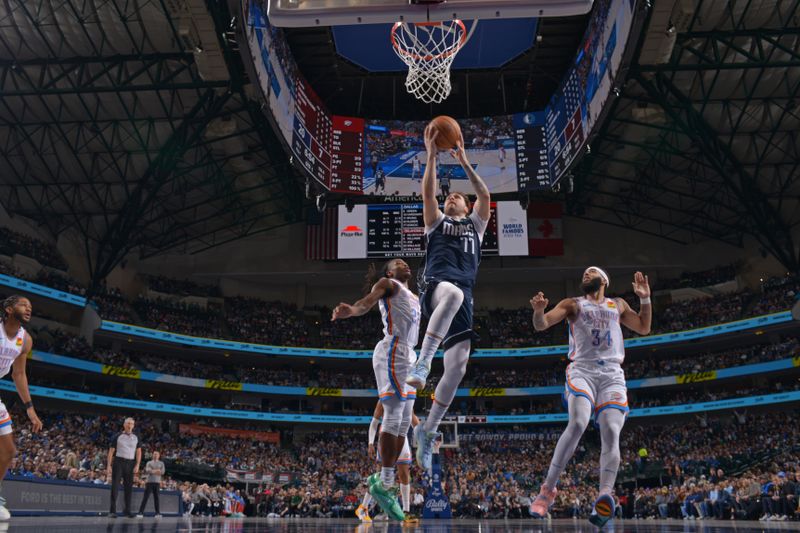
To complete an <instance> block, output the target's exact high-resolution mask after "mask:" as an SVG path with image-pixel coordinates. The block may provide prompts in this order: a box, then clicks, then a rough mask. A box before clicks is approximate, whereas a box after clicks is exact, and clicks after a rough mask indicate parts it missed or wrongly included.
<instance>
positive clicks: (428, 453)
mask: <svg viewBox="0 0 800 533" xmlns="http://www.w3.org/2000/svg"><path fill="white" fill-rule="evenodd" d="M441 436H442V434H441V433H439V432H438V431H425V429H423V427H422V424H417V427H415V428H414V442H416V443H417V464H418V465H419V467H420V468H422V469H424V470H426V471H427V472H430V471H431V467H432V465H433V444H434V442H436V439H437V438H439V437H441Z"/></svg>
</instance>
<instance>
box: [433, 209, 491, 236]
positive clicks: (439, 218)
mask: <svg viewBox="0 0 800 533" xmlns="http://www.w3.org/2000/svg"><path fill="white" fill-rule="evenodd" d="M478 218H480V217H478ZM442 220H444V213H442V212H441V211H439V215H438V216H437V217H436V220H435V221H434V223H433V224H432V225H430V226H425V235H429V234H430V233H431V232H432V231H433V230H435V229H436V228H437V227H438V226H439V224H441V223H442Z"/></svg>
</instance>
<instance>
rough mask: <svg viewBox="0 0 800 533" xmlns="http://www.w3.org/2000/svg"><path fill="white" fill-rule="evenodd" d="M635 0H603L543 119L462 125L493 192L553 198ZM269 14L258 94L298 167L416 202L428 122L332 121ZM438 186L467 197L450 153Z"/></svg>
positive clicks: (614, 66) (330, 181)
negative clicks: (547, 193)
mask: <svg viewBox="0 0 800 533" xmlns="http://www.w3.org/2000/svg"><path fill="white" fill-rule="evenodd" d="M634 5H635V0H597V1H596V2H595V7H594V9H593V11H592V16H591V18H590V21H589V25H588V27H587V30H586V33H585V35H584V41H583V44H582V46H581V48H580V49H579V50H578V52H577V54H576V57H575V62H574V64H573V65H572V67H571V68H570V69H569V70H568V71H567V74H566V76H565V77H564V80H563V81H562V83H561V86H560V87H559V89H558V90H557V91H556V93H555V94H554V95H553V97H552V98H551V100H550V103H549V104H548V106H547V107H546V108H545V109H543V110H540V111H536V112H530V113H519V114H515V115H504V116H496V117H481V118H472V119H458V117H455V118H456V119H458V121H459V124H460V125H461V130H462V132H463V134H464V144H465V149H466V150H467V155H468V158H469V160H470V163H471V164H472V165H473V167H474V168H475V170H476V171H477V172H478V174H480V175H481V177H482V178H483V179H484V181H486V184H487V185H488V187H489V190H490V191H491V192H492V193H494V194H498V193H512V192H516V191H529V190H537V189H549V188H550V187H552V185H553V184H555V183H556V182H557V181H558V180H559V179H560V178H561V177H562V176H563V175H564V174H565V173H566V172H567V170H568V169H569V167H570V165H571V164H572V163H573V162H574V161H575V160H576V158H577V157H578V155H579V154H580V153H581V150H582V149H583V147H584V146H585V145H586V143H587V141H588V139H589V135H590V133H591V132H592V130H593V128H594V126H595V125H596V123H597V119H598V117H599V115H600V112H601V111H602V109H603V107H604V106H605V103H606V101H607V100H608V98H609V95H610V94H611V89H612V86H613V80H614V78H615V77H616V74H617V72H618V71H619V67H620V65H621V63H622V56H623V52H624V50H625V47H626V43H627V41H628V36H629V34H630V29H631V24H632V21H633V12H634ZM265 12H266V8H265V6H263V5H261V4H259V2H256V1H251V2H250V4H249V8H248V25H247V31H248V45H249V48H250V52H251V55H252V57H253V60H254V64H255V69H256V74H257V77H258V78H259V85H260V87H261V89H262V91H263V93H264V95H265V98H266V100H267V102H268V105H269V109H270V112H271V114H272V116H273V117H274V118H275V121H276V122H277V124H278V129H279V130H280V132H281V134H282V135H283V137H284V139H285V140H286V142H287V144H288V146H290V148H291V150H292V152H293V154H294V157H295V158H296V161H297V163H298V164H299V165H300V166H302V167H303V169H305V170H306V172H308V174H309V175H310V176H311V177H313V178H314V179H316V180H317V181H318V182H319V183H320V184H322V185H324V186H325V187H326V188H327V189H328V190H330V191H333V192H337V193H346V194H355V195H367V196H369V195H372V196H380V197H383V196H406V197H407V196H414V195H418V194H419V193H420V180H421V176H422V173H424V171H425V165H426V163H427V158H426V152H425V146H424V143H423V140H422V132H423V131H424V129H425V124H426V123H425V122H400V121H386V120H378V121H369V122H368V121H365V120H364V119H363V118H358V117H342V116H335V115H332V114H331V113H330V112H329V111H328V110H327V109H326V107H325V105H324V104H323V102H322V101H321V100H320V98H319V97H318V96H317V95H316V93H315V92H314V89H313V88H312V87H311V85H310V84H309V83H308V82H307V81H306V80H305V78H304V77H303V76H302V74H301V73H300V71H299V70H298V68H297V65H296V63H295V61H294V58H293V57H292V54H291V52H290V50H289V47H288V46H287V44H286V41H285V39H284V37H283V35H282V33H281V30H280V29H279V28H275V27H273V26H271V25H270V24H269V21H268V20H267V17H266V14H265ZM436 165H437V167H438V168H437V170H438V172H437V178H438V179H444V180H447V181H449V183H450V188H451V189H452V190H459V189H466V190H469V188H468V187H467V185H468V184H466V183H464V185H463V186H462V185H460V184H459V183H458V182H459V181H464V182H466V174H465V172H464V170H463V169H462V168H461V167H460V165H458V164H457V162H456V161H455V160H454V159H453V158H452V157H451V156H450V155H449V154H448V153H446V152H441V153H440V154H439V156H438V158H437V161H436Z"/></svg>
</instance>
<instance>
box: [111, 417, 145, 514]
mask: <svg viewBox="0 0 800 533" xmlns="http://www.w3.org/2000/svg"><path fill="white" fill-rule="evenodd" d="M133 426H134V421H133V418H126V419H125V423H124V424H123V426H122V427H123V431H122V433H118V434H117V435H116V436H114V438H113V439H112V441H111V448H109V450H108V474H109V475H110V476H111V510H110V511H109V513H108V516H109V518H116V517H117V491H118V490H119V479H120V478H122V486H123V489H124V491H125V513H124V515H125V516H127V517H129V518H133V517H134V515H133V514H132V513H131V495H132V494H133V476H134V475H136V474H138V473H139V463H140V462H141V461H142V448H141V447H140V446H139V437H137V436H136V435H135V434H134V433H133Z"/></svg>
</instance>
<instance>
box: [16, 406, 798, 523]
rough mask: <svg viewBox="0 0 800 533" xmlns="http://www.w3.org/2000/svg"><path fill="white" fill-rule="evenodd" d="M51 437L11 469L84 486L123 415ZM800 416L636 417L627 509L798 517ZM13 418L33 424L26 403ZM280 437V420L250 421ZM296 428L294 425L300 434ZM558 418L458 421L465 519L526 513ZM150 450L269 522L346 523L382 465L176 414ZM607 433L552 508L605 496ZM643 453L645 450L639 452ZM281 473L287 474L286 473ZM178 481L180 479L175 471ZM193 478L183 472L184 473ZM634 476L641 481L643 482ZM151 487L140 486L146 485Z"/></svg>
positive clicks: (153, 425)
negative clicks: (239, 474) (183, 427)
mask: <svg viewBox="0 0 800 533" xmlns="http://www.w3.org/2000/svg"><path fill="white" fill-rule="evenodd" d="M41 414H42V415H43V421H44V424H45V428H44V431H43V432H41V433H40V434H31V433H30V432H29V431H28V429H27V428H26V427H24V426H25V425H24V423H23V424H20V426H21V428H18V429H17V433H16V434H17V435H18V438H17V439H16V440H17V446H18V449H19V453H18V454H17V457H16V458H15V460H14V461H13V463H12V466H11V473H12V474H15V475H21V476H29V477H38V478H51V479H53V478H56V479H67V480H72V481H75V482H79V483H96V484H101V483H105V482H106V473H107V472H106V465H105V460H106V451H107V449H108V446H109V444H110V439H111V437H112V434H113V433H114V431H115V430H118V426H119V424H120V423H121V421H122V417H117V418H119V420H115V419H113V418H110V417H108V416H106V415H100V416H98V415H90V414H55V413H50V412H43V413H41ZM798 414H800V413H797V412H795V411H788V412H774V413H770V414H748V413H745V412H726V413H722V414H714V415H713V416H706V415H704V416H698V417H696V418H695V419H687V420H682V421H677V422H674V423H671V424H663V423H653V422H651V423H639V424H636V423H629V424H628V425H627V426H626V427H625V428H624V429H623V432H622V435H621V441H620V447H621V451H622V461H621V468H620V475H619V476H618V480H617V481H618V485H617V488H616V496H617V498H618V502H619V504H620V505H619V509H618V512H619V513H620V514H621V515H623V516H626V517H636V518H666V517H671V518H686V519H687V520H688V519H702V518H711V517H716V518H724V519H730V518H731V517H732V518H734V519H756V518H759V517H760V518H763V519H764V520H766V519H774V520H782V519H792V518H797V516H798V513H797V502H798V500H797V496H798V494H800V485H798V482H800V479H798V477H797V475H798V474H800V455H799V453H800V430H798V427H797V424H795V423H794V421H795V420H796V417H797V415H798ZM13 416H15V417H16V418H17V419H18V420H24V414H23V413H21V412H20V411H19V410H18V409H14V410H13ZM251 429H254V430H257V431H259V430H260V431H274V430H273V429H271V428H267V427H261V428H251ZM296 429H297V428H296ZM560 431H561V428H560V427H558V426H527V427H526V426H516V427H506V428H500V429H497V428H488V427H481V426H471V427H464V428H461V429H460V433H461V435H460V446H459V447H458V448H455V449H444V448H442V450H441V452H440V453H442V455H443V487H444V489H445V492H446V493H447V494H448V496H449V498H450V502H451V505H452V508H453V512H454V515H455V516H458V517H476V518H504V517H505V518H517V517H526V516H527V508H528V505H529V504H530V501H531V500H530V499H531V498H532V497H534V496H535V494H536V493H537V492H538V488H539V483H540V482H541V480H542V476H543V475H544V473H545V472H546V471H547V466H548V464H549V461H550V456H551V454H552V449H553V446H555V442H556V440H557V439H558V436H559V434H560ZM136 432H137V434H138V435H139V437H140V439H141V442H142V443H143V445H144V455H145V458H146V457H148V456H149V454H150V453H152V451H153V450H158V451H160V452H161V453H162V459H163V460H164V461H165V462H166V464H167V465H168V466H167V474H166V476H165V478H164V479H165V481H164V488H166V489H171V490H178V491H180V492H181V493H182V498H183V500H184V502H185V504H186V510H187V512H189V513H192V514H208V515H216V514H225V513H226V512H227V513H230V509H231V508H232V505H231V503H232V502H237V501H238V502H242V504H243V505H242V510H243V511H244V512H245V513H247V514H260V515H262V516H272V517H290V516H308V517H331V516H333V517H336V516H343V517H350V516H352V512H353V511H354V509H355V507H356V506H357V505H358V502H359V501H360V499H361V497H362V495H363V491H364V485H363V480H364V478H365V477H366V476H367V475H368V474H370V473H372V471H373V470H374V468H375V466H374V463H373V461H372V459H371V458H370V457H368V452H367V446H366V430H365V428H355V429H344V428H340V429H334V430H325V431H312V432H311V433H295V432H292V431H290V430H284V432H283V435H282V436H281V443H280V444H278V443H275V444H272V443H266V442H262V441H259V440H255V439H251V438H247V437H242V438H232V437H230V436H223V435H214V434H205V433H204V434H196V435H191V434H186V433H181V432H180V431H178V428H177V427H176V423H175V422H169V421H158V420H148V419H141V420H137V426H136ZM598 448H599V434H598V432H597V431H596V430H595V429H592V428H590V429H589V430H588V431H587V433H586V435H585V436H584V438H583V440H582V441H581V443H580V444H579V447H578V449H577V451H576V454H575V457H574V459H573V460H572V461H571V462H570V464H569V466H568V468H567V471H566V472H565V474H564V475H563V476H562V478H561V482H560V489H561V490H560V491H559V495H558V498H557V500H556V502H555V505H554V506H553V509H552V514H553V515H554V516H555V517H569V516H576V517H585V516H587V515H588V513H589V511H590V508H591V503H592V502H593V501H594V499H595V497H596V486H597V483H598V479H597V471H598V457H599V449H598ZM643 452H644V453H643ZM191 465H196V466H200V467H206V471H213V472H218V473H220V475H222V474H221V473H222V472H223V471H224V470H223V469H232V470H240V471H247V472H254V473H257V474H272V475H273V477H272V481H271V482H269V483H262V484H260V485H259V486H258V487H255V488H254V490H253V491H251V493H249V494H245V493H244V491H243V490H241V489H237V488H236V487H232V486H230V485H226V484H225V482H224V480H223V479H222V478H219V479H217V481H216V482H212V483H210V484H204V483H198V482H197V480H196V479H193V478H192V477H191V472H192V470H191V468H185V467H187V466H191ZM279 473H280V474H283V476H282V478H283V479H284V481H277V480H278V479H279V477H278V475H277V474H279ZM176 476H178V477H179V478H176ZM181 476H183V477H182V478H180V477H181ZM634 480H637V483H636V485H634V483H633V481H634ZM137 483H138V484H139V485H141V484H142V483H143V480H141V479H139V480H137ZM424 483H425V479H424V476H422V475H420V473H419V472H418V471H417V470H416V468H414V470H413V472H412V485H413V488H412V494H413V496H412V501H413V502H414V506H412V510H414V511H416V512H419V510H420V507H421V504H422V502H423V496H422V495H423V492H424Z"/></svg>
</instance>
